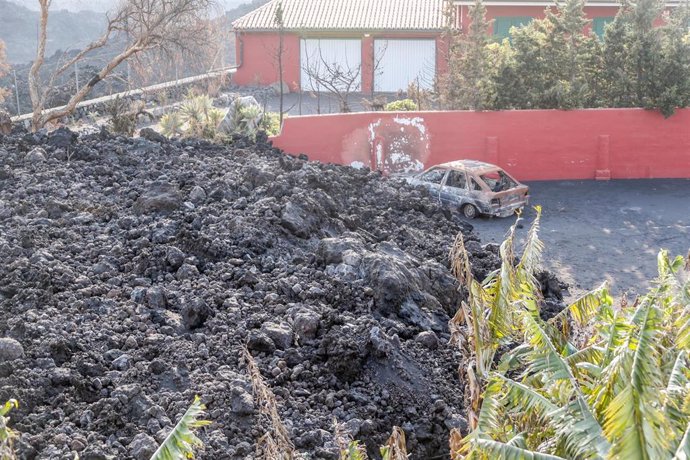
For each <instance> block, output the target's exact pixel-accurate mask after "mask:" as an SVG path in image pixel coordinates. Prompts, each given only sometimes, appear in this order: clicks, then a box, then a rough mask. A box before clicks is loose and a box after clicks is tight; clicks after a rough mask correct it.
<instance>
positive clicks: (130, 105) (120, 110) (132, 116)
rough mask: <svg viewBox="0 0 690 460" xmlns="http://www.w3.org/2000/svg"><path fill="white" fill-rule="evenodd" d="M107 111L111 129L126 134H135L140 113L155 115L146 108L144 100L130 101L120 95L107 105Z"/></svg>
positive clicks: (151, 117)
mask: <svg viewBox="0 0 690 460" xmlns="http://www.w3.org/2000/svg"><path fill="white" fill-rule="evenodd" d="M106 113H107V114H108V117H109V120H108V128H109V129H110V131H112V132H114V133H117V134H124V135H126V136H132V135H133V134H134V131H135V130H136V127H137V119H138V118H139V115H145V116H147V117H149V119H153V116H152V115H151V114H150V113H149V112H147V111H146V110H145V104H144V102H143V101H134V102H129V101H127V100H126V99H122V98H120V97H116V98H115V99H114V100H112V101H110V102H109V103H108V104H107V105H106Z"/></svg>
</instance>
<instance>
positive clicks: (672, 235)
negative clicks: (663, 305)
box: [472, 180, 690, 298]
mask: <svg viewBox="0 0 690 460" xmlns="http://www.w3.org/2000/svg"><path fill="white" fill-rule="evenodd" d="M528 185H529V186H530V195H531V197H532V198H531V201H532V204H540V205H541V206H542V208H543V217H542V229H541V233H540V235H541V238H542V240H543V241H544V243H545V244H546V250H545V253H544V266H545V267H546V268H548V269H549V270H552V271H554V272H555V273H556V274H557V275H558V276H559V278H560V279H562V280H563V281H565V282H567V283H569V284H570V285H571V288H570V293H571V295H572V296H576V295H579V294H581V293H583V292H585V291H586V290H588V289H591V288H594V287H596V286H598V285H599V284H600V283H601V282H602V281H604V280H609V281H610V283H611V287H612V290H613V294H614V296H616V297H620V296H621V295H622V294H623V293H626V292H627V293H629V294H630V298H632V297H634V295H635V294H636V293H644V292H645V290H646V289H647V288H648V287H649V281H650V280H652V279H653V278H654V276H655V275H656V255H657V253H658V251H659V250H660V249H662V248H663V249H668V250H669V251H670V252H671V254H674V255H686V254H687V253H688V250H689V249H690V180H627V181H610V182H593V181H558V182H532V183H529V184H528ZM533 216H534V211H533V210H529V211H528V212H526V213H525V217H526V222H525V225H524V228H523V229H520V230H518V235H519V237H520V240H522V238H523V237H524V235H525V233H526V232H527V229H528V228H529V222H531V219H532V217H533ZM513 221H514V219H512V218H507V219H496V218H494V219H490V218H480V219H476V220H475V221H473V222H472V225H474V226H475V229H476V231H477V232H478V234H479V235H480V237H481V238H482V240H483V241H484V242H492V241H493V242H500V241H502V239H503V236H504V235H505V234H506V232H507V231H508V229H509V228H510V225H511V224H512V223H513Z"/></svg>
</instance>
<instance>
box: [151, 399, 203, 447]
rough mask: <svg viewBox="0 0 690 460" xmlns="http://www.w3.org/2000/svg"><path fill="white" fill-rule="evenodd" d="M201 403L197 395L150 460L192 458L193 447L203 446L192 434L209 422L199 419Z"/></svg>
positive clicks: (201, 409) (201, 411)
mask: <svg viewBox="0 0 690 460" xmlns="http://www.w3.org/2000/svg"><path fill="white" fill-rule="evenodd" d="M205 409H206V407H204V405H203V404H201V400H200V399H199V397H198V396H196V397H195V398H194V402H193V403H192V405H191V406H190V407H189V409H187V412H185V414H184V415H183V416H182V418H181V419H180V421H179V422H177V425H175V428H173V430H172V431H171V432H170V434H169V435H168V437H167V438H165V441H163V443H162V444H161V445H160V447H158V450H156V452H155V453H154V454H153V456H152V457H151V460H182V459H187V458H194V449H195V448H197V447H201V446H203V443H202V442H201V440H200V439H199V438H197V437H196V435H195V434H194V430H195V429H196V428H200V427H202V426H206V425H209V424H210V423H211V422H209V421H206V420H199V417H201V416H202V415H203V412H204V410H205Z"/></svg>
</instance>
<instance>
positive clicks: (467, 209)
mask: <svg viewBox="0 0 690 460" xmlns="http://www.w3.org/2000/svg"><path fill="white" fill-rule="evenodd" d="M462 215H463V216H465V217H467V218H468V219H474V218H475V217H477V216H478V215H479V211H477V208H476V207H475V206H474V205H473V204H466V205H464V206H463V207H462Z"/></svg>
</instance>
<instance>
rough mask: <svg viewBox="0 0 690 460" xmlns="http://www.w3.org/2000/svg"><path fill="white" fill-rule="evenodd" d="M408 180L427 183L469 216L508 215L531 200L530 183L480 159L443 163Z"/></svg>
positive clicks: (413, 182) (440, 198) (415, 183)
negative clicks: (523, 182)
mask: <svg viewBox="0 0 690 460" xmlns="http://www.w3.org/2000/svg"><path fill="white" fill-rule="evenodd" d="M405 180H406V181H407V182H409V183H410V184H412V185H422V186H424V187H426V188H427V189H428V190H429V192H431V194H432V195H433V196H434V197H437V198H438V200H439V201H440V202H441V203H444V204H446V205H449V206H454V207H457V208H458V209H459V210H460V211H461V212H462V214H463V215H464V216H465V217H467V218H469V219H473V218H474V217H476V216H478V215H480V214H486V215H490V216H497V217H508V216H510V215H512V214H513V213H515V211H516V210H518V209H521V208H522V207H523V206H525V205H526V204H527V203H528V202H529V187H527V186H526V185H523V184H521V183H520V182H518V181H517V180H515V179H514V178H513V177H512V176H510V175H509V174H508V173H507V172H505V171H504V170H502V169H501V168H499V167H498V166H496V165H492V164H489V163H484V162H481V161H475V160H458V161H452V162H450V163H443V164H440V165H437V166H433V167H431V168H429V169H427V170H426V171H424V172H423V173H421V174H417V175H414V176H408V177H406V178H405Z"/></svg>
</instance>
